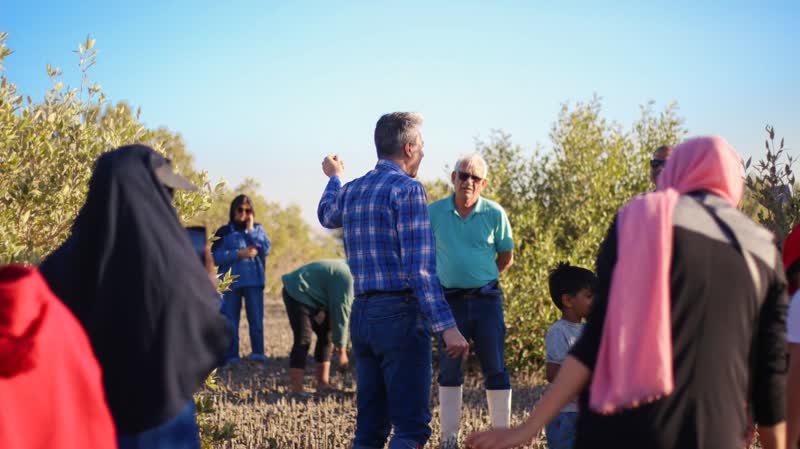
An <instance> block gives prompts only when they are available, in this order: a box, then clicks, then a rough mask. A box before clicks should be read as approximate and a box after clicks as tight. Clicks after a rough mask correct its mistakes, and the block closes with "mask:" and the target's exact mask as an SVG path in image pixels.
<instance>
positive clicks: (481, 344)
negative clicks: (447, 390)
mask: <svg viewBox="0 0 800 449" xmlns="http://www.w3.org/2000/svg"><path fill="white" fill-rule="evenodd" d="M445 296H447V303H448V304H450V310H452V311H453V317H454V318H455V320H456V325H457V326H458V330H459V332H461V335H463V336H464V338H466V339H467V340H472V341H473V342H474V343H475V352H476V353H477V355H478V360H479V361H480V362H481V369H482V370H483V376H484V385H485V386H486V389H487V390H509V389H511V379H510V376H509V374H508V370H507V369H506V364H505V336H506V325H505V320H504V318H503V297H502V292H501V291H500V289H499V287H497V283H496V282H494V283H490V284H488V285H487V286H486V287H484V288H478V289H463V290H462V289H459V290H456V289H447V290H445ZM463 384H464V366H463V363H462V361H461V359H454V358H451V357H449V356H448V355H447V352H446V351H445V344H444V341H443V339H442V338H441V337H439V385H441V386H443V387H457V386H459V385H463Z"/></svg>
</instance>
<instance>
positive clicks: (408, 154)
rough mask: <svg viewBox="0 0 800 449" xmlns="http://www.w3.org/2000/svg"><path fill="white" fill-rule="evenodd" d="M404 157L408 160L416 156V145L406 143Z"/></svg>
mask: <svg viewBox="0 0 800 449" xmlns="http://www.w3.org/2000/svg"><path fill="white" fill-rule="evenodd" d="M403 156H405V157H406V158H410V157H412V156H414V145H412V144H410V143H406V144H405V145H403Z"/></svg>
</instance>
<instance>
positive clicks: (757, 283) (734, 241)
mask: <svg viewBox="0 0 800 449" xmlns="http://www.w3.org/2000/svg"><path fill="white" fill-rule="evenodd" d="M691 197H692V198H693V199H694V200H695V201H697V202H698V203H699V204H700V205H701V206H703V208H704V209H705V210H706V211H707V212H708V214H709V215H710V216H711V218H713V219H714V222H715V223H717V226H719V227H720V229H721V230H722V232H723V233H724V234H725V235H726V236H727V237H728V238H729V239H730V241H731V245H733V247H734V248H736V250H737V251H738V252H739V254H741V255H742V257H743V258H744V262H745V264H746V265H747V270H748V271H749V272H750V278H751V279H752V281H753V286H754V287H755V291H756V298H757V299H758V301H759V302H761V298H762V297H763V295H762V292H763V290H762V286H763V282H762V279H761V273H760V272H759V270H758V266H757V265H756V261H755V258H754V257H753V255H752V254H750V251H747V250H746V249H745V248H744V247H743V246H742V245H741V243H740V242H739V238H738V237H737V236H736V232H734V231H733V229H731V227H730V226H729V225H728V224H727V223H726V222H725V221H724V220H722V219H721V218H720V217H719V215H717V212H716V211H715V210H714V208H713V207H711V206H709V205H708V204H706V203H705V202H703V200H702V199H701V198H697V197H695V196H691Z"/></svg>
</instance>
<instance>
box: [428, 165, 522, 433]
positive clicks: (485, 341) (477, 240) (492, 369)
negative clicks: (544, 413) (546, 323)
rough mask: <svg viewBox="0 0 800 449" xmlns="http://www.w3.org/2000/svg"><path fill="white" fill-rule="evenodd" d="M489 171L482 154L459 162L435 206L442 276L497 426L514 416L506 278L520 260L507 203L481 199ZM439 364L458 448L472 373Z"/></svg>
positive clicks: (447, 420) (446, 429) (444, 421)
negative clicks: (467, 377) (502, 278)
mask: <svg viewBox="0 0 800 449" xmlns="http://www.w3.org/2000/svg"><path fill="white" fill-rule="evenodd" d="M487 172H488V168H487V166H486V162H485V161H484V160H483V158H482V157H481V156H480V155H479V154H470V155H467V156H464V157H462V158H461V159H459V160H458V162H456V165H455V170H454V171H453V173H452V175H451V178H452V181H453V187H454V190H455V192H454V193H453V195H451V196H450V197H448V198H445V199H443V200H439V201H436V202H435V203H433V204H431V205H430V207H429V211H430V218H431V226H432V228H433V234H434V237H435V239H436V271H437V273H438V274H439V281H440V282H441V284H442V286H443V287H444V288H445V296H446V298H447V302H448V303H449V304H450V308H451V309H452V311H453V315H454V317H455V320H456V325H457V326H458V330H459V331H460V332H461V334H462V335H464V337H465V338H467V339H472V340H473V341H474V343H475V351H476V353H477V355H478V360H479V361H480V363H481V369H482V370H483V374H484V384H485V386H486V399H487V402H488V404H489V415H490V416H491V420H492V426H493V427H495V428H505V427H508V426H509V421H510V419H511V382H510V379H509V375H508V370H506V366H505V361H504V339H505V331H506V326H505V321H504V319H503V297H502V291H501V290H500V287H499V285H498V282H497V278H498V276H499V275H500V274H501V273H503V272H504V271H505V270H507V269H508V268H509V267H510V266H511V264H512V262H513V249H514V242H513V240H512V237H511V225H510V224H509V222H508V216H507V215H506V213H505V211H504V210H503V208H502V207H500V205H499V204H497V203H495V202H493V201H490V200H488V199H486V198H481V192H482V191H483V189H484V188H485V187H486V182H487V181H486V176H487ZM440 348H441V342H440ZM440 354H442V356H441V357H440V361H439V404H440V405H439V406H440V413H439V416H440V419H441V428H442V447H445V448H446V447H455V444H456V443H457V440H458V430H459V427H460V421H461V403H462V385H463V384H464V370H463V366H462V363H461V360H460V359H453V358H450V357H447V355H446V353H445V352H444V350H441V351H440Z"/></svg>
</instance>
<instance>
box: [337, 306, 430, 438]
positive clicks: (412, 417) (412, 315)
mask: <svg viewBox="0 0 800 449" xmlns="http://www.w3.org/2000/svg"><path fill="white" fill-rule="evenodd" d="M350 339H351V341H352V345H353V355H354V356H355V361H356V374H357V383H358V392H357V396H356V405H357V408H358V416H357V418H356V434H355V440H354V441H353V448H354V449H375V448H383V447H384V445H385V444H386V439H387V438H388V436H389V433H390V432H391V430H392V427H394V436H393V437H392V440H391V442H390V443H389V448H390V449H412V448H417V447H422V446H424V445H425V443H426V442H427V441H428V438H429V437H430V435H431V428H430V421H431V409H430V394H431V380H432V378H433V369H432V365H431V363H432V355H431V349H432V348H431V327H430V322H429V321H428V320H427V319H426V318H425V316H424V315H422V313H421V310H420V306H419V302H418V301H417V299H416V298H415V297H414V296H413V295H410V294H408V295H397V294H394V295H393V294H381V295H378V296H371V297H369V299H359V298H357V299H356V300H355V302H354V303H353V309H352V312H351V315H350Z"/></svg>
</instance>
